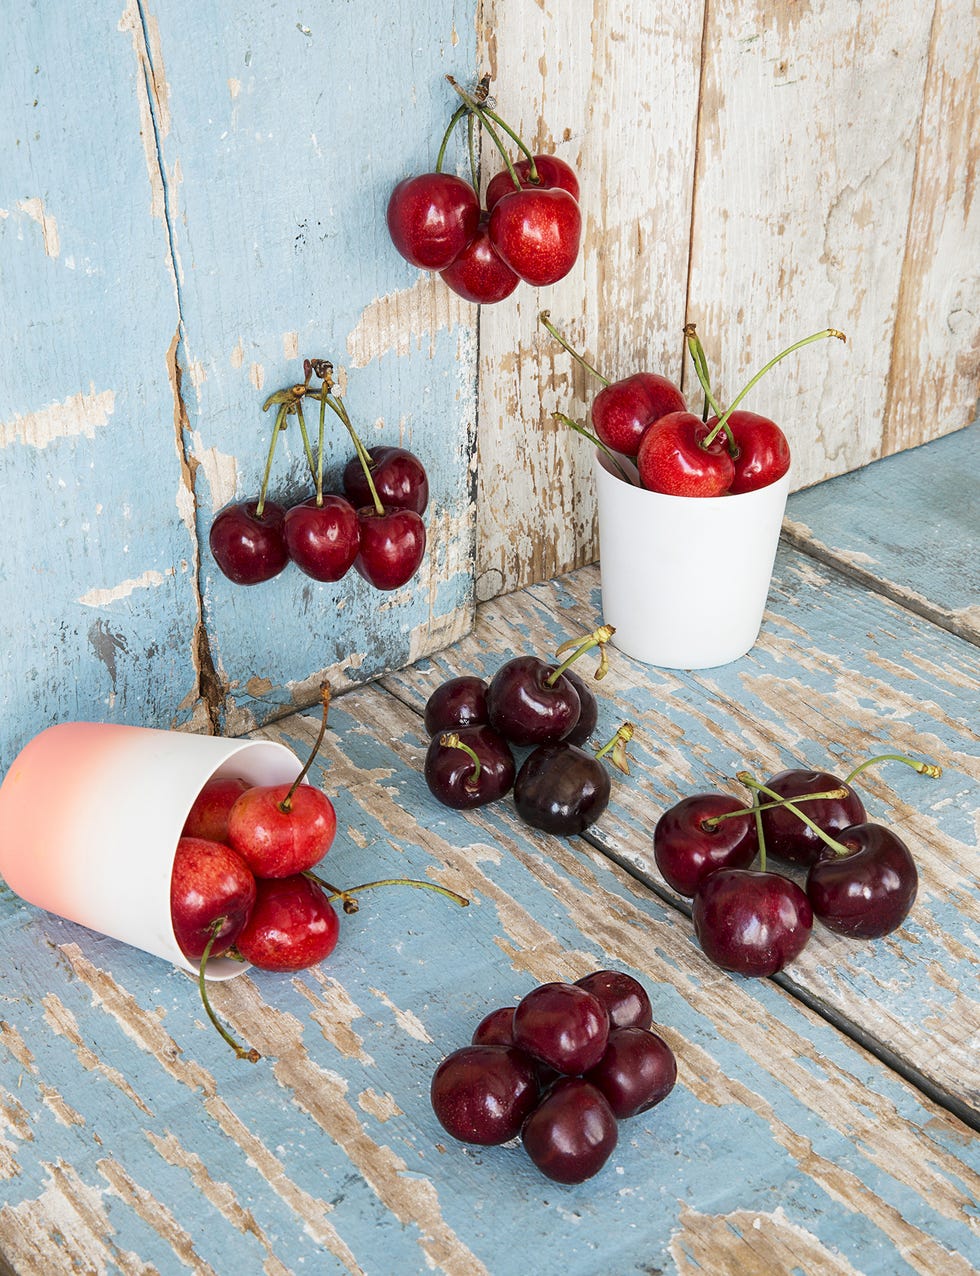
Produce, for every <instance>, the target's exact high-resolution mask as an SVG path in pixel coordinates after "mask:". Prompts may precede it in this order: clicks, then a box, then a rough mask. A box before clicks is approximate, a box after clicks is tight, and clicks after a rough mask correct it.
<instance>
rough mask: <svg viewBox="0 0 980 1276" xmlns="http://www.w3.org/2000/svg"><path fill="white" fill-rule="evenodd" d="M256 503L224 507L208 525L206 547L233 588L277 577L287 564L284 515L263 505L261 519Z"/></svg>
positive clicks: (270, 505) (277, 508)
mask: <svg viewBox="0 0 980 1276" xmlns="http://www.w3.org/2000/svg"><path fill="white" fill-rule="evenodd" d="M257 509H258V501H245V502H243V503H241V504H238V505H226V506H225V508H224V509H223V510H222V511H221V512H220V513H219V514H218V515H217V517H216V518H215V520H214V522H213V523H212V524H211V530H210V532H209V533H208V544H209V545H210V546H211V553H212V554H213V555H214V561H215V562H216V563H217V564H218V566H219V567H220V568H221V570H222V572H223V573H224V574H225V575H226V576H227V577H228V579H229V580H231V581H234V583H235V584H236V585H260V584H261V583H262V582H263V581H266V580H271V579H272V578H273V576H278V575H279V573H280V572H281V571H282V569H283V568H284V567H285V566H286V564H287V563H288V562H289V550H288V549H287V548H286V538H285V535H284V534H283V521H284V519H285V517H286V511H285V510H284V509H283V508H282V506H281V505H277V504H276V502H275V501H266V502H265V505H264V506H263V509H262V513H261V515H259V514H257V513H256V510H257Z"/></svg>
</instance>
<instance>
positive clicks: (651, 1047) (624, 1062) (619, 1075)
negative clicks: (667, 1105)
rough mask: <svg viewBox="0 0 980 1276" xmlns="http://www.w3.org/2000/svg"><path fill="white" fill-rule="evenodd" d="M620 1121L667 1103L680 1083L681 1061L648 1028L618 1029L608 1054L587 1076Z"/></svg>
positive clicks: (614, 1031)
mask: <svg viewBox="0 0 980 1276" xmlns="http://www.w3.org/2000/svg"><path fill="white" fill-rule="evenodd" d="M585 1080H586V1081H588V1082H590V1083H591V1084H592V1085H594V1086H595V1088H596V1089H597V1090H599V1091H600V1092H601V1093H602V1094H603V1096H604V1097H605V1099H606V1101H607V1102H608V1104H609V1106H610V1107H611V1108H612V1110H613V1114H614V1115H615V1116H616V1117H617V1118H618V1119H619V1120H620V1121H622V1120H625V1119H626V1118H628V1117H632V1116H636V1115H637V1114H638V1113H640V1112H646V1111H647V1109H648V1108H652V1107H654V1106H655V1105H656V1104H658V1103H660V1102H662V1101H663V1100H664V1099H666V1097H667V1095H668V1094H670V1092H671V1090H672V1089H673V1088H674V1083H675V1081H676V1080H677V1060H676V1059H675V1058H674V1052H673V1050H671V1048H670V1046H669V1045H668V1044H667V1042H666V1041H664V1039H663V1037H660V1036H658V1035H657V1034H656V1033H655V1032H649V1031H647V1029H645V1028H637V1027H633V1028H616V1029H615V1030H613V1031H611V1032H610V1033H609V1043H608V1045H607V1046H606V1051H605V1054H603V1056H602V1058H601V1059H600V1060H599V1062H598V1063H597V1064H596V1065H595V1067H594V1068H590V1069H589V1071H588V1072H586V1074H585Z"/></svg>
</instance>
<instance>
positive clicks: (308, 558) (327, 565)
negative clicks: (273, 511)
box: [283, 494, 361, 581]
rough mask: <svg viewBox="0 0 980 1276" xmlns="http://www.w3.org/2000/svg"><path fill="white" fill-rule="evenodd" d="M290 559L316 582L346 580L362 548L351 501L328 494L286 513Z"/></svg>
mask: <svg viewBox="0 0 980 1276" xmlns="http://www.w3.org/2000/svg"><path fill="white" fill-rule="evenodd" d="M283 534H284V535H285V537H286V548H287V549H288V550H289V557H290V558H291V559H292V560H293V562H294V563H295V564H296V566H297V567H298V568H299V569H300V571H302V572H305V573H306V575H307V576H312V578H313V579H314V580H321V581H335V580H340V579H341V578H342V577H343V576H346V575H347V573H348V571H350V569H351V567H352V566H353V564H354V559H355V558H356V557H357V551H358V550H359V548H360V544H361V535H360V530H359V528H358V523H357V513H356V511H355V509H354V507H353V505H351V503H350V501H345V500H344V498H343V497H342V496H334V495H331V494H328V495H326V496H324V497H322V499H321V501H320V504H319V505H318V504H317V499H316V497H315V496H311V497H310V499H309V500H307V501H303V502H301V503H300V504H299V505H294V506H292V508H291V509H288V510H287V511H286V518H285V522H284V524H283Z"/></svg>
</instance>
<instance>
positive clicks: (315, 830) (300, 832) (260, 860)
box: [228, 783, 337, 877]
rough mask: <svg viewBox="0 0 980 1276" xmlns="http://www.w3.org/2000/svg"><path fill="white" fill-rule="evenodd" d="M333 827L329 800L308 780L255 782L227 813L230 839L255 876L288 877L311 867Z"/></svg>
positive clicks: (330, 838)
mask: <svg viewBox="0 0 980 1276" xmlns="http://www.w3.org/2000/svg"><path fill="white" fill-rule="evenodd" d="M291 789H292V797H289V793H290V790H291ZM287 798H289V801H288V805H287V801H286V799H287ZM336 832H337V816H336V813H335V811H334V808H333V803H332V802H331V801H330V799H329V798H328V797H327V795H326V794H325V793H323V792H321V790H320V789H316V788H314V787H313V785H311V784H298V785H296V786H295V787H294V786H293V785H290V784H285V783H283V784H264V785H255V786H254V787H253V788H250V789H248V790H247V791H246V792H245V793H243V794H242V795H241V797H240V798H239V799H238V800H237V801H236V802H235V805H234V806H233V807H232V808H231V812H230V814H229V816H228V841H229V842H230V843H231V845H232V846H233V847H234V848H235V850H236V851H238V853H239V854H240V855H241V856H242V857H243V859H245V860H246V861H247V862H248V864H249V866H250V868H251V869H252V871H253V873H255V875H256V876H257V877H288V876H290V875H291V874H293V873H302V872H303V871H304V870H305V869H308V868H312V867H313V865H314V864H317V863H319V862H320V860H322V859H323V857H324V855H326V853H327V851H329V849H330V846H331V843H332V842H333V839H334V835H335V834H336Z"/></svg>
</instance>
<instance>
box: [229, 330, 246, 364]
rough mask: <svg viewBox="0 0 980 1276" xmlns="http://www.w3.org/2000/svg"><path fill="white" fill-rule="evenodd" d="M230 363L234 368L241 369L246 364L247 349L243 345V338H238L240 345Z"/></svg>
mask: <svg viewBox="0 0 980 1276" xmlns="http://www.w3.org/2000/svg"><path fill="white" fill-rule="evenodd" d="M230 362H231V366H232V367H233V368H240V367H241V366H242V364H243V363H244V362H245V347H244V346H243V345H242V339H241V337H239V338H238V345H237V346H235V348H234V350H232V352H231V357H230Z"/></svg>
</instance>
